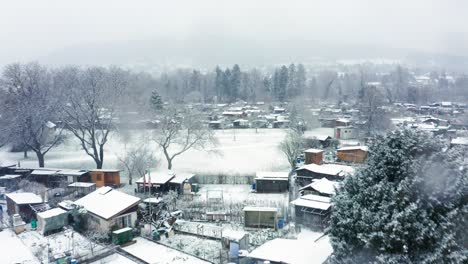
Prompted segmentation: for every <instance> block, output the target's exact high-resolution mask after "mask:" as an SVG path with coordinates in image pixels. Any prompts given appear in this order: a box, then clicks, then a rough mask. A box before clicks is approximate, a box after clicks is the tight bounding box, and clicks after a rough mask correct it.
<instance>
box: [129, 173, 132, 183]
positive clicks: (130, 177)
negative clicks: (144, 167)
mask: <svg viewBox="0 0 468 264" xmlns="http://www.w3.org/2000/svg"><path fill="white" fill-rule="evenodd" d="M128 184H129V185H132V175H128Z"/></svg>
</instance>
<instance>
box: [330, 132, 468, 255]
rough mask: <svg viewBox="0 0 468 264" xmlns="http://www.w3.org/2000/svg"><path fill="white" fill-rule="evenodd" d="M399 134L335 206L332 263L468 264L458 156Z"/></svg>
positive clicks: (463, 170)
mask: <svg viewBox="0 0 468 264" xmlns="http://www.w3.org/2000/svg"><path fill="white" fill-rule="evenodd" d="M442 150H443V145H442V144H440V143H439V141H437V140H436V139H435V138H434V137H431V136H429V135H428V134H426V133H423V132H420V131H416V130H398V131H394V132H391V133H388V134H387V136H386V137H385V138H383V137H379V138H378V139H377V141H376V143H374V144H373V145H372V146H371V148H370V152H369V157H368V166H367V167H365V168H362V169H361V170H360V171H358V172H357V174H356V175H354V176H351V177H348V178H346V180H345V181H344V184H343V186H342V187H341V188H340V190H339V192H338V193H337V195H336V196H335V197H334V198H333V203H334V207H333V212H332V216H331V226H330V227H329V230H328V232H329V234H330V237H331V243H332V246H333V248H334V256H333V257H332V262H333V263H395V264H396V263H467V261H468V258H467V256H468V250H467V246H468V242H467V240H466V237H467V236H468V224H467V221H466V219H468V173H467V169H468V168H467V167H466V165H467V164H466V162H464V161H463V155H462V154H461V152H460V151H458V150H456V149H455V150H454V149H451V150H449V151H446V152H443V151H442Z"/></svg>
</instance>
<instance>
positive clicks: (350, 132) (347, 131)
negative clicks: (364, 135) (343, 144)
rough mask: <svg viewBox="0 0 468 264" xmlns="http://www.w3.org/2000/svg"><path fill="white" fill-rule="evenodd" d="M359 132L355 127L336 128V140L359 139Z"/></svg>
mask: <svg viewBox="0 0 468 264" xmlns="http://www.w3.org/2000/svg"><path fill="white" fill-rule="evenodd" d="M356 134H357V131H356V129H355V128H354V127H344V126H338V127H335V130H334V137H335V138H336V139H353V138H356V137H357V135H356Z"/></svg>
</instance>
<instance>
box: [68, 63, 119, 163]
mask: <svg viewBox="0 0 468 264" xmlns="http://www.w3.org/2000/svg"><path fill="white" fill-rule="evenodd" d="M126 77H127V72H124V71H122V70H121V69H118V68H110V69H105V68H99V67H93V68H88V69H85V70H81V69H79V68H76V67H73V68H66V69H63V70H62V71H61V72H60V78H61V79H60V80H61V81H62V82H63V88H65V89H67V90H68V93H69V94H70V96H69V97H68V98H67V102H66V107H64V109H65V113H66V118H65V121H66V124H67V128H68V129H69V130H70V131H71V132H72V134H73V135H74V136H75V137H76V138H77V139H78V140H79V141H80V143H81V147H82V149H83V150H84V151H85V152H86V154H87V155H88V156H90V157H91V158H93V160H94V162H95V163H96V167H97V168H98V169H101V168H102V166H103V164H104V146H105V144H106V143H107V141H108V138H109V134H110V132H111V131H112V130H113V129H114V127H115V126H114V123H115V120H116V110H117V107H118V105H119V103H120V99H121V96H122V93H123V91H124V89H125V87H126V86H127V78H126Z"/></svg>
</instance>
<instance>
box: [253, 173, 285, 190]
mask: <svg viewBox="0 0 468 264" xmlns="http://www.w3.org/2000/svg"><path fill="white" fill-rule="evenodd" d="M288 176H289V175H288V172H271V171H269V172H268V171H261V172H257V174H256V177H255V189H256V191H257V192H258V193H281V192H286V191H287V190H288V189H289V177H288Z"/></svg>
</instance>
